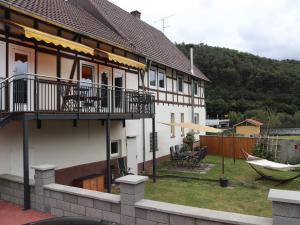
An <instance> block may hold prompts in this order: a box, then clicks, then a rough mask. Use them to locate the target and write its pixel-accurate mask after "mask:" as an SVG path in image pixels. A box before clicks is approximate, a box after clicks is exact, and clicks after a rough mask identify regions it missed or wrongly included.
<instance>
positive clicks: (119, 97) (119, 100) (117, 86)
mask: <svg viewBox="0 0 300 225" xmlns="http://www.w3.org/2000/svg"><path fill="white" fill-rule="evenodd" d="M113 73H114V74H113V77H114V79H113V86H114V110H115V112H123V107H124V99H125V96H124V92H123V88H124V77H125V71H124V70H120V69H114V70H113Z"/></svg>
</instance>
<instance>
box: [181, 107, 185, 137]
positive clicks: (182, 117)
mask: <svg viewBox="0 0 300 225" xmlns="http://www.w3.org/2000/svg"><path fill="white" fill-rule="evenodd" d="M180 122H181V123H184V113H180ZM184 136H185V132H184V128H183V127H181V137H184Z"/></svg>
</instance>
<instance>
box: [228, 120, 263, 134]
mask: <svg viewBox="0 0 300 225" xmlns="http://www.w3.org/2000/svg"><path fill="white" fill-rule="evenodd" d="M262 125H263V124H262V123H261V122H259V121H257V120H254V119H246V120H244V121H242V122H240V123H238V124H235V125H233V127H234V129H235V133H236V134H238V135H244V136H248V137H255V136H258V135H259V134H260V127H261V126H262Z"/></svg>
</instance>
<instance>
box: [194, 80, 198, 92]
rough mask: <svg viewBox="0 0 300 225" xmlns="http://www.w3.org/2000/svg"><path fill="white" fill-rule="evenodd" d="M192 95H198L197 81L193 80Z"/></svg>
mask: <svg viewBox="0 0 300 225" xmlns="http://www.w3.org/2000/svg"><path fill="white" fill-rule="evenodd" d="M194 95H198V83H197V82H194Z"/></svg>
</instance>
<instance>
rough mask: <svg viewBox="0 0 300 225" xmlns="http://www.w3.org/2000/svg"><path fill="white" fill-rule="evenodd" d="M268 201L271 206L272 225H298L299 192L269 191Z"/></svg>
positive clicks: (299, 214) (299, 221)
mask: <svg viewBox="0 0 300 225" xmlns="http://www.w3.org/2000/svg"><path fill="white" fill-rule="evenodd" d="M268 199H269V200H271V201H272V205H273V225H283V224H289V225H299V224H300V192H299V191H285V190H275V189H271V190H270V192H269V196H268Z"/></svg>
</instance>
